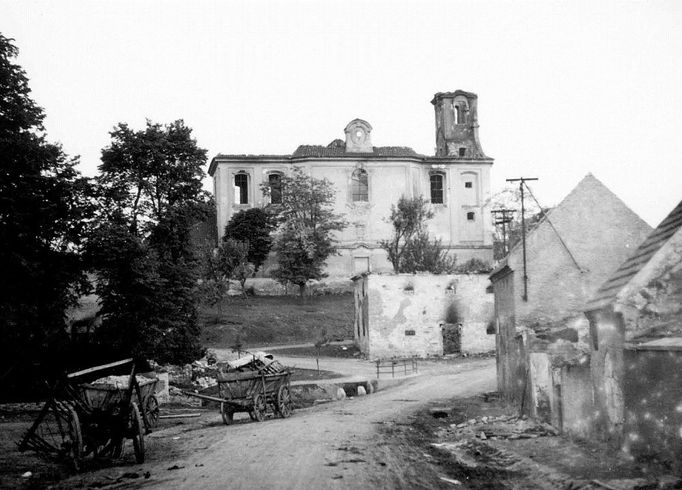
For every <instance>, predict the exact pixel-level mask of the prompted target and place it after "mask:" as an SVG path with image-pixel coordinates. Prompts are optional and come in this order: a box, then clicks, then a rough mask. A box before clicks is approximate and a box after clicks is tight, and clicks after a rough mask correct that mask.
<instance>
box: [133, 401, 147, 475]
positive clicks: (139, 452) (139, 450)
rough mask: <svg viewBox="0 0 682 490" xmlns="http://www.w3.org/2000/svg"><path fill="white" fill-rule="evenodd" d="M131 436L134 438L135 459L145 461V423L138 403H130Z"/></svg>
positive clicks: (139, 461) (140, 461)
mask: <svg viewBox="0 0 682 490" xmlns="http://www.w3.org/2000/svg"><path fill="white" fill-rule="evenodd" d="M130 436H131V437H132V439H133V450H134V451H135V461H136V462H138V463H144V424H143V423H142V415H140V409H139V408H137V403H135V402H133V403H131V404H130Z"/></svg>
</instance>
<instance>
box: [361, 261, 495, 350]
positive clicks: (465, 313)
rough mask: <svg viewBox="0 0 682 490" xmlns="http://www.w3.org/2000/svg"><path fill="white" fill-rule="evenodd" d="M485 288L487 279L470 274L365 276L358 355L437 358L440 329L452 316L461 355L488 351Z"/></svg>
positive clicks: (488, 312) (489, 297)
mask: <svg viewBox="0 0 682 490" xmlns="http://www.w3.org/2000/svg"><path fill="white" fill-rule="evenodd" d="M487 283H488V281H487V276H485V275H474V274H471V275H468V274H453V275H433V274H386V275H383V274H370V275H369V276H368V278H367V291H368V298H367V301H368V302H369V304H368V312H369V314H368V328H369V342H368V343H367V347H366V351H363V352H364V353H365V354H367V355H368V356H369V357H370V358H371V359H377V358H391V357H410V356H417V357H427V356H434V355H435V356H439V355H442V354H443V335H442V324H444V323H453V322H452V321H451V320H453V319H454V318H453V317H452V316H453V315H455V316H456V320H457V322H458V323H461V324H462V327H463V330H464V331H466V332H467V333H466V337H463V339H464V338H466V339H467V340H466V346H465V344H463V348H467V352H476V351H477V350H476V349H478V348H481V349H482V350H480V351H478V352H482V351H488V350H491V349H490V348H489V346H492V348H493V349H494V345H495V336H494V335H488V334H486V325H487V321H489V320H490V318H491V317H492V309H493V301H492V294H487V293H486V286H487ZM465 325H466V326H467V327H466V328H465ZM406 331H414V335H406ZM481 338H483V339H481Z"/></svg>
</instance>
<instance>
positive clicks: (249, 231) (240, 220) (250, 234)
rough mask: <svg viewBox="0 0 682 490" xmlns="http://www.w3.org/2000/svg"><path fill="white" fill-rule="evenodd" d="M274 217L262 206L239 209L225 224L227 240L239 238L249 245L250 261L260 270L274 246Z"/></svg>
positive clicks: (224, 237) (238, 239)
mask: <svg viewBox="0 0 682 490" xmlns="http://www.w3.org/2000/svg"><path fill="white" fill-rule="evenodd" d="M273 228H274V224H273V218H272V215H271V214H270V213H268V212H267V211H265V210H264V209H261V208H251V209H244V210H242V211H239V212H238V213H237V214H235V215H234V216H232V218H230V221H229V222H228V223H227V225H225V234H224V235H223V241H225V240H237V241H239V242H244V243H247V244H248V246H249V251H248V262H251V263H252V264H253V266H254V267H255V270H258V269H259V268H260V266H261V265H263V262H265V259H266V258H267V256H268V253H269V252H270V248H271V247H272V236H271V234H272V231H273Z"/></svg>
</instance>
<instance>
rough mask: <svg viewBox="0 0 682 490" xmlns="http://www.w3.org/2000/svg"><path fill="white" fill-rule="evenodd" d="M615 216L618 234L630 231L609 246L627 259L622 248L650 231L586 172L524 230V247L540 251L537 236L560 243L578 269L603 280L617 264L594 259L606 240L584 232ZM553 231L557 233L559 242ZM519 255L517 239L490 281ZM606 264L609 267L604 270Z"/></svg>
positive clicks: (606, 188)
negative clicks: (559, 199)
mask: <svg viewBox="0 0 682 490" xmlns="http://www.w3.org/2000/svg"><path fill="white" fill-rule="evenodd" d="M607 213H608V214H607ZM615 217H617V218H618V227H619V229H618V231H620V232H628V231H629V232H631V233H629V235H631V236H629V237H622V236H621V239H623V238H625V240H627V241H626V242H621V241H618V242H615V243H612V248H615V247H618V248H619V250H618V253H619V254H620V257H621V258H620V259H618V258H616V259H615V260H617V261H619V260H623V258H624V257H626V256H627V255H625V254H626V253H627V248H626V247H627V246H631V247H633V248H634V247H635V246H636V245H638V244H639V243H640V240H642V239H643V238H644V237H645V236H647V234H648V233H649V232H650V230H651V227H650V226H649V225H647V224H646V223H645V222H644V221H643V220H642V218H640V217H639V216H638V215H637V214H636V213H635V212H634V211H632V210H631V209H630V208H629V207H628V206H627V204H625V203H624V202H623V201H622V200H621V199H620V198H619V197H618V196H616V195H615V194H614V193H613V192H611V190H610V189H609V188H608V187H606V186H605V185H604V184H603V183H602V182H601V181H600V180H599V179H597V178H596V177H595V176H594V175H592V174H591V173H588V174H587V175H586V176H585V177H583V179H582V180H581V181H580V182H579V183H578V184H577V185H576V186H575V187H574V188H573V189H572V190H571V192H569V193H568V194H567V195H566V197H564V198H563V199H562V201H561V202H560V203H559V204H557V205H556V206H555V207H553V208H552V209H550V210H549V211H548V212H547V213H545V215H544V216H542V217H541V218H540V219H539V220H538V221H537V222H536V223H535V224H534V225H533V226H532V227H531V228H527V229H526V244H527V246H528V247H529V249H530V248H539V249H543V248H545V247H546V241H542V240H541V238H540V237H545V238H544V240H547V239H549V240H551V241H552V242H557V243H560V241H561V240H563V242H564V243H565V245H566V248H568V250H569V251H570V252H571V254H572V255H573V258H574V259H575V260H576V262H577V264H578V265H579V266H580V268H581V269H583V270H592V271H593V272H597V274H598V275H601V277H602V278H606V277H608V274H609V273H610V272H611V271H612V270H613V269H614V268H615V267H616V266H617V265H618V263H619V262H615V263H614V262H613V260H614V258H613V257H607V258H603V257H601V256H596V255H595V251H598V250H599V249H600V248H603V247H608V246H609V238H610V237H608V236H606V237H605V236H604V234H603V233H599V234H598V235H599V237H600V239H599V241H597V240H591V241H590V240H589V238H588V236H589V235H588V233H587V232H588V231H589V230H590V229H595V228H597V229H605V227H606V226H608V225H609V224H610V219H614V218H615ZM575 218H580V219H579V220H578V219H575ZM526 219H528V217H526ZM552 225H554V226H552ZM553 228H555V229H556V231H557V232H558V233H559V236H561V240H560V239H559V237H558V236H557V234H556V233H555V231H554V230H553ZM626 235H628V233H626ZM546 237H549V238H546ZM521 253H522V242H521V241H520V240H519V242H517V243H516V244H515V245H514V246H513V247H512V249H511V250H510V251H509V253H508V254H507V255H506V257H504V258H503V259H502V260H501V261H500V262H499V263H498V266H497V267H496V268H495V270H493V272H492V274H491V276H490V277H491V279H492V278H493V277H497V276H499V273H500V272H501V271H502V269H504V268H505V267H507V268H513V265H512V264H513V263H514V262H515V261H517V260H518V257H519V255H520V254H521ZM566 258H567V259H568V256H566ZM558 263H559V262H558V261H556V262H554V263H553V264H551V265H548V266H549V267H553V266H556V265H557V264H558ZM609 263H610V268H608V269H606V268H605V267H606V266H607V264H609ZM597 285H598V284H594V287H595V288H596V287H597Z"/></svg>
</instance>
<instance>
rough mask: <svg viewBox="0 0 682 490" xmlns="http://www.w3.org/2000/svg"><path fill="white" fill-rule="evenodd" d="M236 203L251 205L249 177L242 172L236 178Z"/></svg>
mask: <svg viewBox="0 0 682 490" xmlns="http://www.w3.org/2000/svg"><path fill="white" fill-rule="evenodd" d="M234 203H235V204H248V203H249V176H248V175H246V173H243V172H240V173H238V174H237V175H235V176H234Z"/></svg>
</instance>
